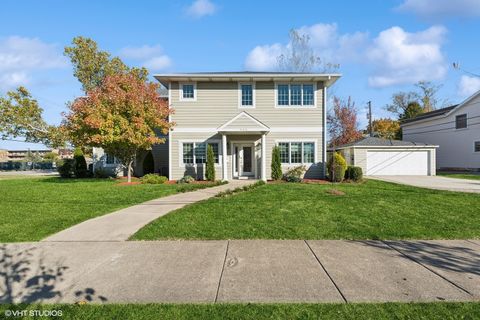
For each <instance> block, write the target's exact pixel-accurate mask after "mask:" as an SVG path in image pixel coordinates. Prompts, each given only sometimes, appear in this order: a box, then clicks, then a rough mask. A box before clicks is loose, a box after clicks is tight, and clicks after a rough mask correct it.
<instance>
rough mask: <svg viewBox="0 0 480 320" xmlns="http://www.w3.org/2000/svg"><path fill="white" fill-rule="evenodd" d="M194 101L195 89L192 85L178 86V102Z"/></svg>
mask: <svg viewBox="0 0 480 320" xmlns="http://www.w3.org/2000/svg"><path fill="white" fill-rule="evenodd" d="M195 99H196V88H195V84H193V83H183V84H180V100H184V101H185V100H186V101H189V100H192V101H193V100H195Z"/></svg>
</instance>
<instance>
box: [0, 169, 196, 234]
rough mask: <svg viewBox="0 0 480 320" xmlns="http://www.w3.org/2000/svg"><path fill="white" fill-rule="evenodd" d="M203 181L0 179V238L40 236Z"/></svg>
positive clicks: (193, 187) (191, 187)
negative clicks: (124, 183) (127, 183)
mask: <svg viewBox="0 0 480 320" xmlns="http://www.w3.org/2000/svg"><path fill="white" fill-rule="evenodd" d="M204 186H205V185H193V184H192V185H131V186H121V185H118V184H117V181H112V180H108V179H103V180H97V179H83V180H75V179H71V180H70V179H60V178H28V179H27V178H22V179H7V180H0V216H1V223H0V242H17V241H37V240H41V239H43V238H45V237H46V236H48V235H51V234H53V233H56V232H58V231H60V230H63V229H65V228H68V227H70V226H72V225H75V224H77V223H79V222H82V221H84V220H87V219H90V218H93V217H96V216H100V215H103V214H105V213H109V212H112V211H115V210H117V209H120V208H124V207H128V206H131V205H134V204H137V203H141V202H144V201H147V200H151V199H155V198H159V197H163V196H166V195H169V194H173V193H176V192H178V191H185V189H187V190H190V189H195V188H198V187H204Z"/></svg>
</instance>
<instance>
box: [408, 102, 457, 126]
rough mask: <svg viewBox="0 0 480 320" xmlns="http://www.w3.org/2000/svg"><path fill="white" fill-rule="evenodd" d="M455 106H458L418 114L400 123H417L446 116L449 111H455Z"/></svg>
mask: <svg viewBox="0 0 480 320" xmlns="http://www.w3.org/2000/svg"><path fill="white" fill-rule="evenodd" d="M457 106H458V104H455V105H453V106H450V107H446V108H442V109H437V110H433V111H430V112H425V113H422V114H419V115H418V116H416V117H415V118H411V119H406V120H403V121H402V123H410V122H415V121H418V120H423V119H428V118H433V117H436V116H442V115H445V114H447V113H448V112H450V111H451V110H453V109H455V108H456V107H457Z"/></svg>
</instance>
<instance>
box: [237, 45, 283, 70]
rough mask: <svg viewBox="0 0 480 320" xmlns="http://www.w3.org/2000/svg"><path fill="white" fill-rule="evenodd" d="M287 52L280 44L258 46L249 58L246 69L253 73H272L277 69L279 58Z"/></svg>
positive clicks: (246, 61)
mask: <svg viewBox="0 0 480 320" xmlns="http://www.w3.org/2000/svg"><path fill="white" fill-rule="evenodd" d="M284 50H285V47H284V46H282V45H281V44H279V43H275V44H272V45H265V46H257V47H255V48H253V50H252V51H250V53H249V54H248V56H247V59H246V60H245V67H246V68H247V69H248V70H251V71H271V70H275V69H276V68H277V57H278V56H280V55H281V54H282V53H283V52H284Z"/></svg>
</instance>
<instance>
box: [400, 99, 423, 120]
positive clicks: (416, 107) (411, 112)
mask: <svg viewBox="0 0 480 320" xmlns="http://www.w3.org/2000/svg"><path fill="white" fill-rule="evenodd" d="M423 112H424V111H423V108H422V106H420V104H419V103H418V102H416V101H413V102H410V103H409V104H408V105H407V108H406V109H405V111H404V112H403V113H402V114H401V115H400V120H407V119H411V118H415V117H416V116H418V115H421V114H422V113H423Z"/></svg>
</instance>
